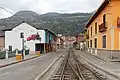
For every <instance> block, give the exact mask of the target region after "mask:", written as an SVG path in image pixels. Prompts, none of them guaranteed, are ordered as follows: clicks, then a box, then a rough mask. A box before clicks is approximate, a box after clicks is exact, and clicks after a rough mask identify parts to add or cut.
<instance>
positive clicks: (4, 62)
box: [0, 49, 64, 68]
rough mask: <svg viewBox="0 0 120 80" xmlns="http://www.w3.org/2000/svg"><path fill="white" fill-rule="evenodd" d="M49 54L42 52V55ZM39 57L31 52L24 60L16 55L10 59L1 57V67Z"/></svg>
mask: <svg viewBox="0 0 120 80" xmlns="http://www.w3.org/2000/svg"><path fill="white" fill-rule="evenodd" d="M63 51H64V49H59V50H57V51H56V53H59V52H63ZM50 53H51V52H50ZM47 54H49V53H46V54H41V56H42V55H47ZM37 57H38V56H37V54H29V55H26V56H25V57H24V60H21V61H17V60H16V57H12V58H8V59H0V68H2V67H6V66H9V65H12V64H16V63H19V62H23V61H26V60H30V59H34V58H37Z"/></svg>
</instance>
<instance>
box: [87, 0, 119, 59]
mask: <svg viewBox="0 0 120 80" xmlns="http://www.w3.org/2000/svg"><path fill="white" fill-rule="evenodd" d="M119 9H120V0H104V1H103V3H102V4H101V5H100V7H99V8H98V9H97V11H96V12H95V14H94V15H93V16H92V17H91V18H90V20H89V21H88V22H87V24H86V25H85V27H86V28H87V44H88V52H89V53H93V54H96V55H98V56H100V57H102V58H111V57H112V58H119V57H120V10H119Z"/></svg>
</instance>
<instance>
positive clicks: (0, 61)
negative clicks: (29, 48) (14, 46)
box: [0, 54, 37, 68]
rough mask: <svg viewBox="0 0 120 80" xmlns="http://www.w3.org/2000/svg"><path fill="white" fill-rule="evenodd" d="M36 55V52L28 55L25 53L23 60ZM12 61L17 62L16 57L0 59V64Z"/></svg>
mask: <svg viewBox="0 0 120 80" xmlns="http://www.w3.org/2000/svg"><path fill="white" fill-rule="evenodd" d="M36 56H37V55H36V54H29V55H26V56H25V57H24V60H25V59H29V58H33V57H36ZM14 62H17V61H16V57H12V58H8V59H0V66H3V65H7V64H11V63H14ZM0 68H1V67H0Z"/></svg>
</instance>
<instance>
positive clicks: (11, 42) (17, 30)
mask: <svg viewBox="0 0 120 80" xmlns="http://www.w3.org/2000/svg"><path fill="white" fill-rule="evenodd" d="M21 33H23V34H24V40H25V42H24V45H25V47H26V48H28V49H30V51H35V44H36V43H45V30H38V29H36V28H35V27H33V26H31V25H29V24H27V23H21V24H19V25H18V26H15V27H14V28H12V29H10V30H6V31H5V49H12V50H15V49H19V50H22V39H21V38H20V34H21ZM37 33H38V34H39V35H40V37H41V41H40V40H31V41H27V38H28V37H29V36H30V35H33V34H37Z"/></svg>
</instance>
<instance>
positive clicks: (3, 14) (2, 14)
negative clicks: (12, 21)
mask: <svg viewBox="0 0 120 80" xmlns="http://www.w3.org/2000/svg"><path fill="white" fill-rule="evenodd" d="M10 16H12V14H11V13H9V12H8V10H7V9H5V8H2V7H0V19H2V18H8V17H10Z"/></svg>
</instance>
